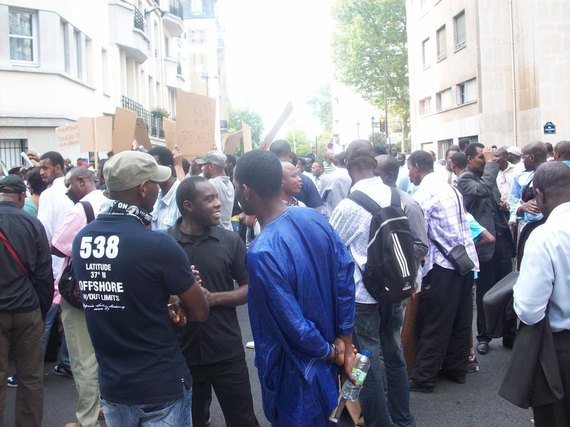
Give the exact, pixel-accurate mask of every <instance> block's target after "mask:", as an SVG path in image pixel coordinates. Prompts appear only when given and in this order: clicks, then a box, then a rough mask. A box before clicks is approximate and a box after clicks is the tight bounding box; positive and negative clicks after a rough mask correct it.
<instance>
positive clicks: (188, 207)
mask: <svg viewBox="0 0 570 427" xmlns="http://www.w3.org/2000/svg"><path fill="white" fill-rule="evenodd" d="M182 208H183V209H184V211H185V212H192V211H193V210H194V206H193V205H192V202H191V201H190V200H184V201H183V202H182Z"/></svg>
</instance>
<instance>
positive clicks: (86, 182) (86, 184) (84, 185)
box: [65, 166, 97, 203]
mask: <svg viewBox="0 0 570 427" xmlns="http://www.w3.org/2000/svg"><path fill="white" fill-rule="evenodd" d="M65 185H66V186H67V196H68V197H69V198H70V199H71V200H72V201H73V202H74V203H77V202H79V201H80V200H81V199H82V198H84V197H85V196H87V195H88V194H89V193H91V192H92V191H95V190H96V189H97V187H96V185H95V174H94V173H93V172H91V171H90V170H89V169H87V168H85V167H82V166H78V167H75V168H73V169H71V170H70V171H69V172H67V175H65Z"/></svg>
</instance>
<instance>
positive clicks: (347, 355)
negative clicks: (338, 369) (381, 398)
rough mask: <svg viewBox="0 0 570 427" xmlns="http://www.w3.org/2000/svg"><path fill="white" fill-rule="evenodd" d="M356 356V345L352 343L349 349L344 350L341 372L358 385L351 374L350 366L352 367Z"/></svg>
mask: <svg viewBox="0 0 570 427" xmlns="http://www.w3.org/2000/svg"><path fill="white" fill-rule="evenodd" d="M355 358H356V347H354V345H353V346H352V348H350V349H348V350H347V349H346V347H345V351H344V363H343V374H344V377H346V378H347V379H349V380H350V381H351V382H352V383H353V384H355V385H358V382H357V381H356V378H355V377H354V375H352V368H354V360H355Z"/></svg>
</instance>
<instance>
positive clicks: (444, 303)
mask: <svg viewBox="0 0 570 427" xmlns="http://www.w3.org/2000/svg"><path fill="white" fill-rule="evenodd" d="M472 286H473V273H469V274H467V275H465V276H461V275H460V274H459V273H458V272H457V271H455V270H449V269H447V268H443V267H440V266H439V265H437V264H434V266H433V268H432V269H431V270H430V272H429V273H428V274H427V276H426V277H425V278H424V281H423V285H422V291H421V292H420V298H421V303H420V309H419V312H418V344H417V349H418V353H417V356H416V366H415V367H414V370H413V372H412V379H413V380H414V382H415V383H416V384H418V385H420V386H423V387H427V388H432V387H434V386H435V384H436V382H437V373H438V371H439V369H440V368H441V369H442V370H445V371H446V372H447V373H449V374H450V375H453V376H456V377H461V376H464V375H465V369H466V367H467V358H468V356H469V347H470V340H471V322H472V319H473V303H472V297H471V288H472Z"/></svg>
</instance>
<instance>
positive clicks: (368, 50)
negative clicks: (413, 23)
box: [332, 0, 410, 137]
mask: <svg viewBox="0 0 570 427" xmlns="http://www.w3.org/2000/svg"><path fill="white" fill-rule="evenodd" d="M332 15H333V17H334V19H335V21H336V33H335V35H334V38H333V57H334V62H335V65H336V68H337V71H338V74H339V77H340V79H341V80H342V81H343V82H344V83H346V84H348V85H349V86H352V87H354V88H355V89H356V91H357V92H358V93H360V94H361V95H362V96H363V97H364V98H365V99H366V100H368V101H369V102H370V103H371V104H372V105H374V106H375V107H377V108H379V109H382V110H383V109H384V106H385V102H386V104H387V105H388V110H389V111H390V114H389V116H392V117H394V116H395V115H397V116H399V117H400V118H401V119H402V122H403V131H404V137H407V133H408V131H409V121H410V111H409V91H408V90H409V85H408V52H407V45H406V5H405V0H335V2H334V4H333V11H332ZM388 124H389V125H391V121H390V120H389V121H388Z"/></svg>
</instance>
